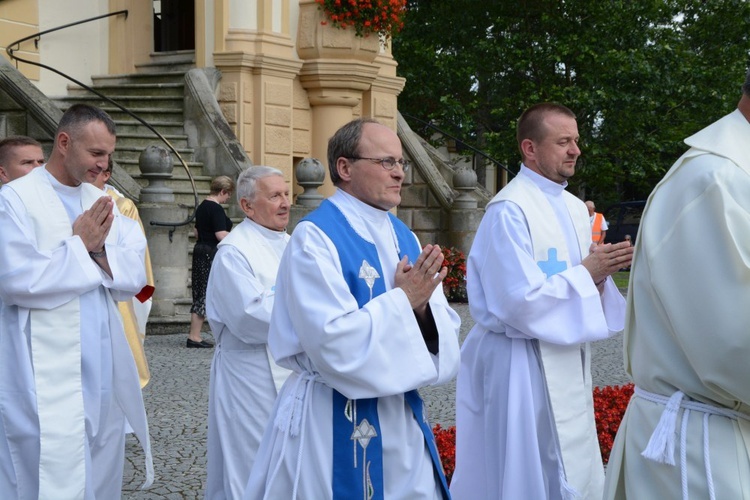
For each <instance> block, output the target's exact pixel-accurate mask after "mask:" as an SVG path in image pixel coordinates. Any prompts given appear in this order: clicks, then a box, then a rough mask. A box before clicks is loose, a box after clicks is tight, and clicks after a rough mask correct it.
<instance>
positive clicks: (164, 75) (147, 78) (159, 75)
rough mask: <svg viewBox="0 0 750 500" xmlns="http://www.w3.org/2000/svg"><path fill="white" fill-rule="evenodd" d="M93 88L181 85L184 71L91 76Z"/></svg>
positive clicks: (183, 79)
mask: <svg viewBox="0 0 750 500" xmlns="http://www.w3.org/2000/svg"><path fill="white" fill-rule="evenodd" d="M91 81H92V82H93V83H94V87H96V86H99V85H109V86H111V85H123V84H132V83H147V84H155V83H183V82H184V81H185V72H184V71H172V70H170V71H154V72H152V73H128V74H121V75H99V76H92V77H91Z"/></svg>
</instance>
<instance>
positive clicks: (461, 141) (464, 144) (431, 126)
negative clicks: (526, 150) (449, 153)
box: [400, 111, 516, 176]
mask: <svg viewBox="0 0 750 500" xmlns="http://www.w3.org/2000/svg"><path fill="white" fill-rule="evenodd" d="M400 113H401V114H402V115H403V116H405V117H406V118H409V119H410V120H415V121H418V122H419V123H422V124H423V125H425V126H427V127H429V128H431V129H432V130H434V131H435V132H438V133H439V134H441V135H444V136H445V137H447V138H449V139H453V140H454V141H456V143H458V144H461V145H462V146H463V147H465V148H466V149H469V150H471V152H473V153H474V154H478V155H479V156H481V157H483V158H485V159H486V160H489V161H491V162H492V163H494V164H495V165H497V166H498V167H500V168H502V169H503V170H505V171H506V172H508V173H509V174H510V175H512V176H515V175H516V174H515V172H513V171H512V170H510V169H509V168H508V167H506V166H505V165H503V164H502V163H500V161H499V160H496V159H494V158H492V157H491V156H490V155H488V154H487V153H485V152H484V151H482V150H480V149H478V148H475V147H474V146H472V145H471V144H467V143H466V142H465V141H463V140H461V139H459V138H458V137H456V136H454V135H452V134H450V133H448V132H446V131H445V130H443V129H441V128H440V127H438V126H437V125H435V124H433V123H431V122H428V121H425V120H422V119H421V118H417V117H416V116H414V115H410V114H409V113H404V112H403V111H400Z"/></svg>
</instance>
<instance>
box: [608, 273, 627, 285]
mask: <svg viewBox="0 0 750 500" xmlns="http://www.w3.org/2000/svg"><path fill="white" fill-rule="evenodd" d="M612 279H614V280H615V285H617V288H627V287H628V281H629V280H630V271H620V272H618V273H615V274H613V275H612Z"/></svg>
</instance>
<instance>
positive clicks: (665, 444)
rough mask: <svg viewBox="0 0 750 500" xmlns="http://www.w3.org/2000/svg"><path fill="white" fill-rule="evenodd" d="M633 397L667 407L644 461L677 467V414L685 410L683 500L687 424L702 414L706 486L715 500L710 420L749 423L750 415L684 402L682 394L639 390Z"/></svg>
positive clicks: (682, 474) (684, 492) (685, 493)
mask: <svg viewBox="0 0 750 500" xmlns="http://www.w3.org/2000/svg"><path fill="white" fill-rule="evenodd" d="M634 395H635V396H637V397H639V398H641V399H645V400H646V401H651V402H652V403H657V404H661V405H664V406H665V407H666V408H665V409H664V411H663V412H662V415H661V418H660V419H659V423H658V424H657V426H656V428H655V429H654V432H653V433H652V434H651V438H650V439H649V442H648V445H647V446H646V449H645V450H643V452H642V453H641V455H643V456H644V457H645V458H647V459H649V460H653V461H655V462H658V463H665V464H669V465H675V462H674V440H675V433H676V423H677V412H678V411H679V409H680V408H682V409H683V413H682V425H681V426H680V480H681V486H682V498H683V500H687V499H688V482H687V434H688V432H687V422H688V419H689V418H690V413H691V412H692V411H697V412H701V413H703V422H702V427H703V462H704V468H705V472H706V483H707V485H708V494H709V499H710V500H716V491H715V488H714V479H713V472H712V470H711V460H710V449H711V447H710V438H709V428H708V417H709V416H711V415H718V416H721V417H725V418H729V419H732V420H740V419H742V420H747V421H750V415H746V414H744V413H741V412H738V411H734V410H730V409H728V408H722V407H719V406H713V405H709V404H705V403H700V402H698V401H691V400H685V399H684V397H685V395H684V393H682V392H681V391H677V392H675V393H674V394H672V396H670V397H666V396H662V395H660V394H654V393H653V392H649V391H646V390H644V389H641V388H640V387H636V388H635V392H634Z"/></svg>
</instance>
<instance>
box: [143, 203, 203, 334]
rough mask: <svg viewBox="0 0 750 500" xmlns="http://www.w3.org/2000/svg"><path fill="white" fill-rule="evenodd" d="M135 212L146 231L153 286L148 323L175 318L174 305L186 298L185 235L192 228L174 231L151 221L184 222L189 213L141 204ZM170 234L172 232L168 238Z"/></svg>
mask: <svg viewBox="0 0 750 500" xmlns="http://www.w3.org/2000/svg"><path fill="white" fill-rule="evenodd" d="M138 211H139V213H140V215H141V220H142V221H143V227H144V229H145V230H146V239H147V240H148V247H149V252H150V253H151V266H152V268H153V270H154V280H155V282H156V283H155V291H154V295H153V306H152V308H151V315H150V319H149V322H159V319H160V318H161V319H162V320H163V319H164V318H174V316H175V314H176V310H175V302H176V301H177V300H179V299H185V298H186V297H187V284H188V279H189V276H188V270H189V269H190V262H189V261H188V259H189V255H188V248H189V243H188V234H189V232H190V231H192V227H193V226H192V224H188V225H186V226H179V227H177V228H173V227H166V226H154V225H152V224H151V222H152V221H159V222H167V221H174V222H176V223H179V222H182V221H184V220H185V219H186V218H187V217H188V210H187V209H186V208H182V207H179V206H177V205H169V204H163V203H160V204H157V203H141V204H140V205H139V206H138ZM170 231H174V232H173V233H172V234H171V235H170Z"/></svg>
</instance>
